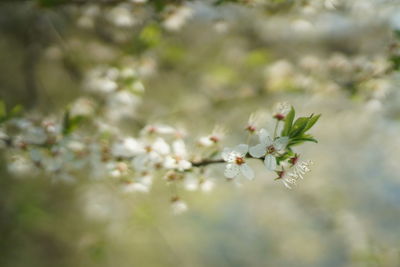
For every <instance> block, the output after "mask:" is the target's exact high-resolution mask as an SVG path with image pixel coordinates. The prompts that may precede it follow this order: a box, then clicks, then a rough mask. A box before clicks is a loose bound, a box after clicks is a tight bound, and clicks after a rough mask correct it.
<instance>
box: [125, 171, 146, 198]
mask: <svg viewBox="0 0 400 267" xmlns="http://www.w3.org/2000/svg"><path fill="white" fill-rule="evenodd" d="M152 183H153V177H152V176H151V175H150V174H149V173H147V172H145V173H143V176H141V177H139V178H135V179H134V181H129V182H125V183H124V184H123V186H122V190H123V192H125V193H130V192H141V193H148V192H150V189H151V185H152Z"/></svg>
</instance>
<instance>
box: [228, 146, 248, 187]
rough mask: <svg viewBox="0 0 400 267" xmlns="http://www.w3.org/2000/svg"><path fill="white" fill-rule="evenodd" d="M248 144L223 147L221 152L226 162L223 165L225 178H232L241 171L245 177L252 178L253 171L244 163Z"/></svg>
mask: <svg viewBox="0 0 400 267" xmlns="http://www.w3.org/2000/svg"><path fill="white" fill-rule="evenodd" d="M248 149H249V147H248V145H245V144H240V145H237V146H236V147H235V148H233V149H231V148H224V150H223V152H222V159H223V160H224V161H226V162H228V164H227V165H226V166H225V172H224V174H225V176H226V177H227V178H234V177H236V176H237V175H238V174H239V173H242V175H243V176H244V177H246V178H247V179H253V178H254V171H253V170H252V169H251V168H250V166H249V165H248V164H247V163H246V160H245V157H246V154H247V152H248Z"/></svg>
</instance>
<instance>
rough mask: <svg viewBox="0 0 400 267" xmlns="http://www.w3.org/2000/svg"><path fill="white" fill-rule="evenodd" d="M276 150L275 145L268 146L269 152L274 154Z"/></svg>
mask: <svg viewBox="0 0 400 267" xmlns="http://www.w3.org/2000/svg"><path fill="white" fill-rule="evenodd" d="M275 151H276V149H275V147H274V146H273V145H270V146H267V153H268V154H272V153H274V152H275Z"/></svg>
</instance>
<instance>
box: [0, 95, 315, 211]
mask: <svg viewBox="0 0 400 267" xmlns="http://www.w3.org/2000/svg"><path fill="white" fill-rule="evenodd" d="M87 104H88V103H86V102H85V101H83V100H82V99H78V102H76V103H75V104H74V105H81V106H82V107H81V108H82V109H83V110H86V109H88V107H85V105H87ZM74 105H72V107H74ZM2 107H3V108H2V109H1V110H2V114H0V115H1V124H0V140H1V141H0V142H1V143H0V146H1V148H2V149H5V152H6V153H5V156H6V158H8V170H9V171H10V172H11V173H13V174H14V175H16V176H20V177H27V176H35V173H36V174H39V173H40V172H45V173H47V174H49V175H50V176H51V177H52V178H53V179H55V180H56V179H58V180H64V181H69V182H75V181H77V180H78V179H79V178H80V176H81V175H82V174H83V173H85V175H88V176H89V177H91V178H92V179H112V181H114V182H116V183H117V184H118V186H119V187H120V188H121V191H123V192H126V193H128V192H142V193H147V192H149V191H150V190H151V187H152V184H153V182H155V181H157V180H161V181H165V183H166V184H167V185H168V186H169V187H170V188H171V193H172V197H171V203H172V207H173V210H174V212H176V213H179V212H182V211H184V210H186V208H187V206H186V204H185V202H183V201H182V199H181V197H180V194H179V189H180V188H183V189H185V190H187V191H202V192H209V191H210V190H212V188H213V187H214V179H212V177H216V176H217V175H218V172H214V173H213V172H212V169H210V168H206V167H208V166H209V165H212V164H218V163H224V162H226V163H227V164H226V167H225V171H224V174H225V176H226V177H227V178H228V179H233V178H235V177H237V176H238V175H239V173H241V174H243V176H245V177H246V178H248V179H253V178H254V176H255V174H254V171H253V170H252V169H251V167H250V166H249V165H248V164H247V162H246V161H247V160H248V159H250V158H253V159H261V160H263V162H264V164H265V167H266V168H267V169H268V170H270V171H274V172H276V174H277V175H278V178H277V179H278V180H281V181H282V182H283V183H284V185H285V186H287V187H289V188H290V186H291V185H294V184H295V183H296V181H297V180H298V179H299V178H301V179H302V178H303V175H304V174H305V173H306V172H308V171H309V165H310V163H309V162H300V161H299V155H298V154H296V153H294V152H293V150H292V146H294V145H298V144H300V143H302V142H305V141H314V142H315V139H313V137H312V136H310V135H309V134H307V133H306V131H308V130H309V129H310V128H311V127H312V126H313V125H314V124H315V123H316V121H317V120H318V118H319V116H313V115H311V116H309V117H300V118H298V119H297V120H295V121H294V116H295V114H294V113H295V111H294V109H293V108H290V106H288V105H287V104H284V105H279V108H278V111H277V112H276V113H275V114H274V115H273V117H274V119H275V120H276V127H275V131H274V134H273V135H271V134H269V133H268V131H267V130H266V129H263V128H258V126H256V125H255V124H249V125H248V126H247V127H246V130H247V131H248V132H249V134H250V135H251V136H253V135H258V138H259V142H258V144H255V145H254V146H249V144H240V145H238V146H236V147H234V148H233V149H230V148H224V149H222V147H221V141H222V140H223V138H224V137H225V131H224V130H223V129H222V128H221V127H216V128H215V129H214V131H213V132H212V133H211V134H209V135H205V136H202V137H200V138H198V140H197V141H195V142H190V141H189V140H188V138H187V135H186V132H185V131H184V130H182V129H178V128H175V127H172V126H169V125H165V124H151V125H146V126H145V127H143V128H142V130H141V131H140V132H139V133H138V135H137V136H127V135H124V134H122V133H120V131H119V130H118V129H117V128H116V127H115V126H113V125H110V124H109V125H106V123H105V122H103V123H101V124H99V123H98V121H96V120H92V121H90V119H89V118H88V117H87V118H86V121H85V125H82V123H81V122H82V120H83V119H82V118H83V117H82V116H83V114H85V113H84V112H77V111H74V109H73V108H72V109H70V110H68V111H67V112H66V113H65V114H64V117H63V119H58V120H57V118H46V119H38V118H36V117H29V116H28V117H26V118H22V117H20V116H19V115H18V111H17V110H14V111H9V112H7V111H6V109H5V108H4V105H2ZM83 107H85V108H83ZM76 114H78V115H76ZM89 114H90V113H89ZM249 122H251V123H252V122H253V117H252V119H251V120H250V121H249ZM277 132H280V134H279V135H278V134H277ZM250 140H251V139H250ZM189 148H191V149H189Z"/></svg>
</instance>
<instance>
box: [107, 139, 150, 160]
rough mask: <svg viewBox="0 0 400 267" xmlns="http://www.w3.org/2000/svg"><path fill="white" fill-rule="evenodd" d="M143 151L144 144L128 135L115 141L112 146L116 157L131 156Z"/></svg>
mask: <svg viewBox="0 0 400 267" xmlns="http://www.w3.org/2000/svg"><path fill="white" fill-rule="evenodd" d="M142 151H143V147H142V145H141V144H140V143H139V142H138V141H137V140H136V139H134V138H132V137H127V138H124V139H122V140H121V141H119V142H117V143H115V144H114V145H113V146H112V148H111V153H112V154H113V156H114V157H123V158H129V157H133V156H136V155H138V154H140V153H141V152H142Z"/></svg>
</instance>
